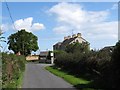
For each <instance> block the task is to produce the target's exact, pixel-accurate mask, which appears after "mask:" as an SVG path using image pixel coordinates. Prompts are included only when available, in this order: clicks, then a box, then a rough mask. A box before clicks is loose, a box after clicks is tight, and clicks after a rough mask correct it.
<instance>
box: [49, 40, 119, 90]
mask: <svg viewBox="0 0 120 90" xmlns="http://www.w3.org/2000/svg"><path fill="white" fill-rule="evenodd" d="M119 56H120V41H119V42H118V43H117V44H116V46H115V47H114V49H113V50H112V51H111V50H102V49H101V50H89V49H88V48H87V47H84V45H82V44H79V43H75V44H71V45H69V46H67V47H66V49H65V51H57V52H56V54H55V58H56V60H55V65H54V66H53V67H47V69H48V70H49V71H51V72H52V73H54V74H56V72H59V73H61V72H64V73H69V74H70V75H73V76H75V77H77V78H79V79H81V78H82V79H84V80H87V81H90V82H89V84H87V85H86V83H85V84H81V83H77V81H76V85H75V84H73V83H72V84H73V85H74V86H75V87H77V88H80V90H81V89H82V90H83V89H85V90H86V88H91V89H97V90H98V89H103V90H106V89H118V88H120V86H119V81H120V66H119V65H120V60H119V59H118V58H119ZM56 75H58V76H60V75H61V76H60V77H65V76H66V75H65V74H60V75H59V74H56ZM66 77H67V76H66ZM64 79H65V78H64ZM69 79H70V78H69ZM71 79H72V78H71ZM65 80H66V79H65ZM72 80H73V79H72ZM80 81H81V80H80ZM70 83H71V81H70Z"/></svg>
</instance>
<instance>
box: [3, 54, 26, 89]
mask: <svg viewBox="0 0 120 90" xmlns="http://www.w3.org/2000/svg"><path fill="white" fill-rule="evenodd" d="M24 70H25V57H24V56H17V55H15V54H6V53H2V88H19V84H20V82H19V81H20V79H21V77H22V74H23V72H24Z"/></svg>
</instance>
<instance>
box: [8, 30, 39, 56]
mask: <svg viewBox="0 0 120 90" xmlns="http://www.w3.org/2000/svg"><path fill="white" fill-rule="evenodd" d="M37 40H38V39H37V37H36V36H35V35H34V34H32V33H31V32H26V31H25V30H24V29H23V30H20V31H18V32H17V33H14V34H11V35H10V36H9V37H8V44H9V46H8V49H9V50H13V51H14V53H15V54H16V53H18V52H20V53H21V54H22V55H25V56H27V55H29V54H31V52H32V51H36V50H38V44H37Z"/></svg>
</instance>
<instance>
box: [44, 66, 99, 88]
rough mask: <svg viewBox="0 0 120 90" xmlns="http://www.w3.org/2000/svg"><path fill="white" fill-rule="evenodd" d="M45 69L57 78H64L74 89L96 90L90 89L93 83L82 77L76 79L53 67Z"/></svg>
mask: <svg viewBox="0 0 120 90" xmlns="http://www.w3.org/2000/svg"><path fill="white" fill-rule="evenodd" d="M45 69H46V70H48V71H49V72H51V73H53V74H55V75H56V76H59V77H61V78H63V79H64V80H65V81H67V82H68V83H70V84H72V85H73V86H74V87H76V88H79V89H80V90H95V89H93V88H90V83H91V81H88V80H86V79H83V78H80V77H79V78H78V77H75V76H74V75H72V74H68V73H67V72H65V71H62V70H59V69H58V68H54V67H53V66H47V67H45ZM97 90H98V89H97Z"/></svg>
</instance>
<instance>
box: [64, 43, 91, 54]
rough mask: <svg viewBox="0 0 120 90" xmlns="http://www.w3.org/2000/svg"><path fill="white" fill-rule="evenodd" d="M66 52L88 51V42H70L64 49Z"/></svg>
mask: <svg viewBox="0 0 120 90" xmlns="http://www.w3.org/2000/svg"><path fill="white" fill-rule="evenodd" d="M65 51H66V52H68V53H75V52H82V53H87V52H88V51H89V44H88V43H78V42H76V43H72V44H69V45H67V46H66V49H65Z"/></svg>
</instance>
